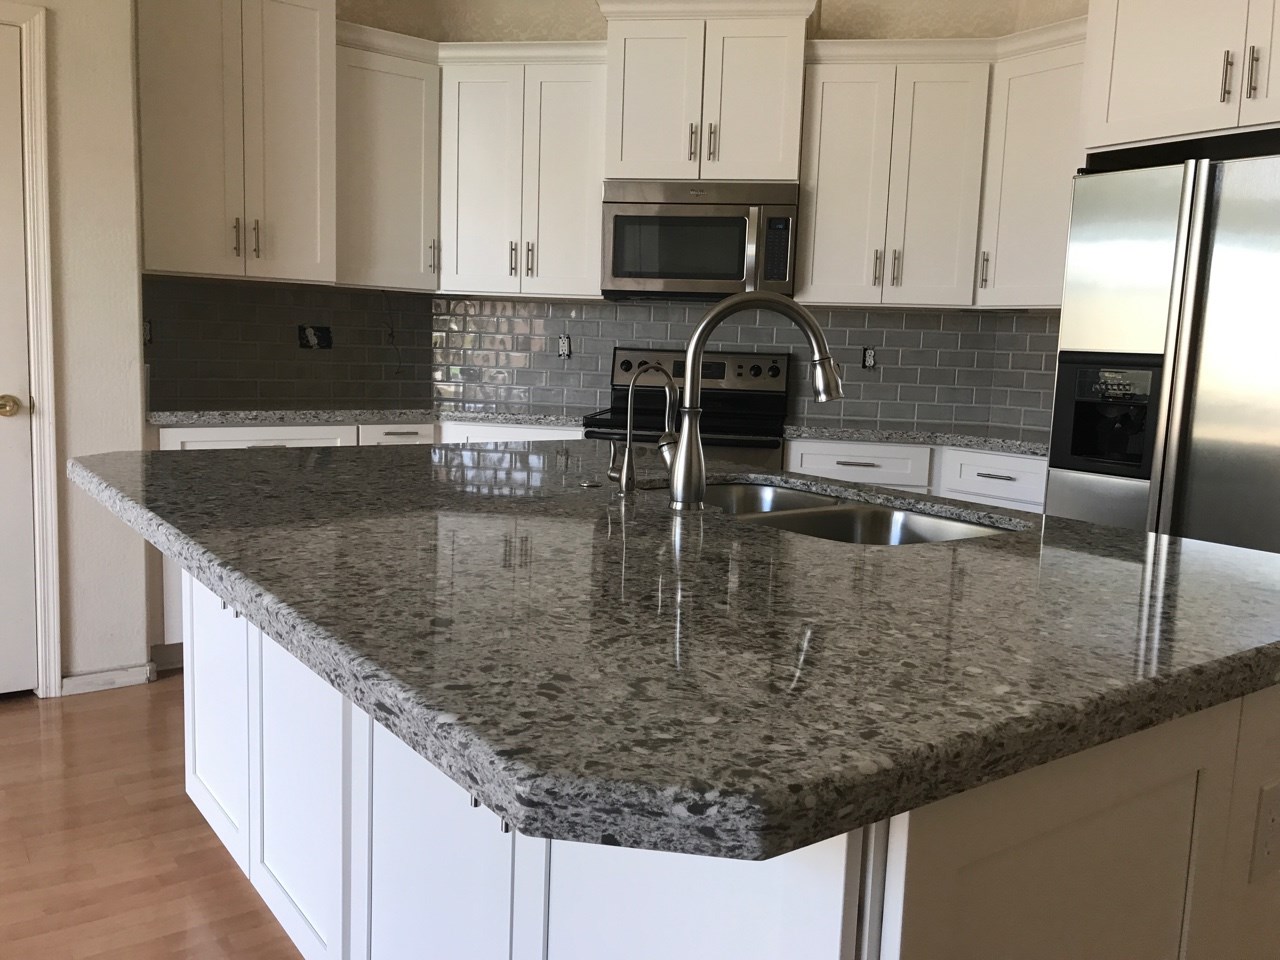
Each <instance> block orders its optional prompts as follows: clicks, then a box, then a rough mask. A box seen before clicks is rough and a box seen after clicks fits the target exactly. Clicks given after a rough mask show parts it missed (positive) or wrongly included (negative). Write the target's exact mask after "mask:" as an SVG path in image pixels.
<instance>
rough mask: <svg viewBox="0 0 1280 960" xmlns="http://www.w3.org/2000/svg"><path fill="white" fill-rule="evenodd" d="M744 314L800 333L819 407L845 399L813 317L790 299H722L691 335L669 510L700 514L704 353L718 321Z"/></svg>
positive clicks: (704, 484)
mask: <svg viewBox="0 0 1280 960" xmlns="http://www.w3.org/2000/svg"><path fill="white" fill-rule="evenodd" d="M743 310H772V311H773V312H774V313H780V314H782V315H783V316H784V317H786V318H787V319H788V320H790V321H791V322H792V323H794V324H795V325H796V326H797V327H799V328H800V329H801V331H803V333H804V335H805V336H806V337H808V338H809V347H810V349H812V350H813V398H814V399H815V400H817V401H818V402H819V403H824V402H825V401H827V400H839V399H840V398H841V397H843V396H844V390H843V389H842V388H841V386H840V374H839V373H838V372H837V370H836V364H835V361H834V360H832V359H831V350H830V348H828V347H827V338H826V337H825V336H823V334H822V328H821V327H819V326H818V321H817V319H816V318H815V317H814V315H813V314H812V313H810V312H809V311H808V310H806V309H805V308H804V307H802V306H800V304H798V303H796V302H795V301H794V300H792V299H791V298H790V297H784V296H781V295H780V294H776V293H763V292H754V293H739V294H736V295H735V296H732V297H729V298H727V299H725V300H721V301H720V302H719V303H717V304H716V305H715V306H714V307H712V308H711V309H710V310H708V311H707V312H706V315H705V316H703V318H702V322H701V323H699V324H698V327H697V329H696V330H694V331H693V336H692V337H690V338H689V347H688V349H687V350H686V352H685V359H684V406H683V407H681V412H682V413H683V414H684V423H682V424H681V425H680V442H679V445H678V446H677V447H676V456H675V460H674V462H673V463H672V464H671V509H672V510H701V509H702V498H703V497H704V496H705V495H706V492H707V461H706V458H705V456H704V455H703V452H702V433H701V430H700V427H699V425H698V421H699V419H700V418H701V416H702V354H703V353H704V352H705V350H706V347H707V340H708V339H710V337H711V332H712V331H713V330H715V328H716V327H718V326H719V325H720V324H721V322H723V321H724V320H727V319H728V318H729V317H731V316H733V315H734V314H735V313H741V312H742V311H743Z"/></svg>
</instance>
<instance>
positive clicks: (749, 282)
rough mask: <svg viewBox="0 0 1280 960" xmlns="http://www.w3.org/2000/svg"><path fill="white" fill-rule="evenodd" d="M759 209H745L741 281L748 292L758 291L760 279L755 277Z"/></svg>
mask: <svg viewBox="0 0 1280 960" xmlns="http://www.w3.org/2000/svg"><path fill="white" fill-rule="evenodd" d="M759 233H760V208H759V207H747V251H746V256H745V257H744V258H743V263H742V273H743V279H744V280H745V281H746V284H745V289H746V290H748V291H753V290H759V289H760V277H759V276H758V275H757V272H758V270H759V269H760V267H759V266H757V264H758V263H759V262H760V260H759V251H760V236H759Z"/></svg>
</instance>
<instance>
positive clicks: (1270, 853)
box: [1249, 783, 1280, 883]
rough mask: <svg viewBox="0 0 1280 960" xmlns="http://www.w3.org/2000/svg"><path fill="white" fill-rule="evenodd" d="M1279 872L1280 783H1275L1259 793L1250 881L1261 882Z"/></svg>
mask: <svg viewBox="0 0 1280 960" xmlns="http://www.w3.org/2000/svg"><path fill="white" fill-rule="evenodd" d="M1277 874H1280V783H1273V784H1271V785H1269V786H1266V787H1263V788H1262V790H1261V791H1260V792H1259V794H1258V819H1257V821H1256V822H1255V823H1254V828H1253V863H1252V865H1251V866H1250V869H1249V882H1250V883H1261V882H1262V881H1264V880H1268V879H1270V878H1272V877H1275V876H1276V875H1277Z"/></svg>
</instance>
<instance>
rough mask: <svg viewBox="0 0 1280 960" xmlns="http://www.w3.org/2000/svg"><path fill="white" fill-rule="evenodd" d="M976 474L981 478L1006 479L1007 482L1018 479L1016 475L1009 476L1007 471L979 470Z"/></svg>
mask: <svg viewBox="0 0 1280 960" xmlns="http://www.w3.org/2000/svg"><path fill="white" fill-rule="evenodd" d="M978 476H980V477H981V478H982V479H983V480H1006V481H1008V482H1009V483H1013V482H1015V481H1016V480H1017V479H1018V478H1017V477H1011V476H1009V475H1008V474H1007V473H982V472H981V471H979V472H978Z"/></svg>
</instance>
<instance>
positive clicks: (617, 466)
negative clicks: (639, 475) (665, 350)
mask: <svg viewBox="0 0 1280 960" xmlns="http://www.w3.org/2000/svg"><path fill="white" fill-rule="evenodd" d="M647 373H660V374H662V376H663V378H664V379H665V380H666V383H665V384H664V389H665V390H666V395H667V409H666V413H665V416H664V421H665V425H666V429H665V430H664V431H663V433H662V436H660V437H659V438H658V452H659V453H660V454H662V460H663V462H664V463H665V464H666V465H667V469H668V470H670V469H671V464H672V463H673V462H674V461H675V449H676V432H675V431H676V404H677V403H679V402H680V391H679V389H678V388H677V387H676V381H675V378H674V377H672V376H671V374H670V373H668V372H667V370H666V368H665V367H663V366H662V364H660V363H645V362H644V361H641V362H640V369H639V370H637V371H636V372H635V373H634V374H633V375H632V377H631V386H630V387H629V388H628V389H627V443H626V446H625V447H623V449H622V462H621V463H618V462H617V455H618V447H617V441H616V440H615V441H613V454H614V457H613V460H614V463H611V464H610V465H609V479H610V480H616V481H617V482H618V492H619V493H630V492H631V491H632V490H634V489H635V488H636V467H635V444H634V443H633V442H632V434H633V432H634V428H635V418H636V381H637V380H639V379H640V378H641V377H643V376H644V375H645V374H647Z"/></svg>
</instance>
